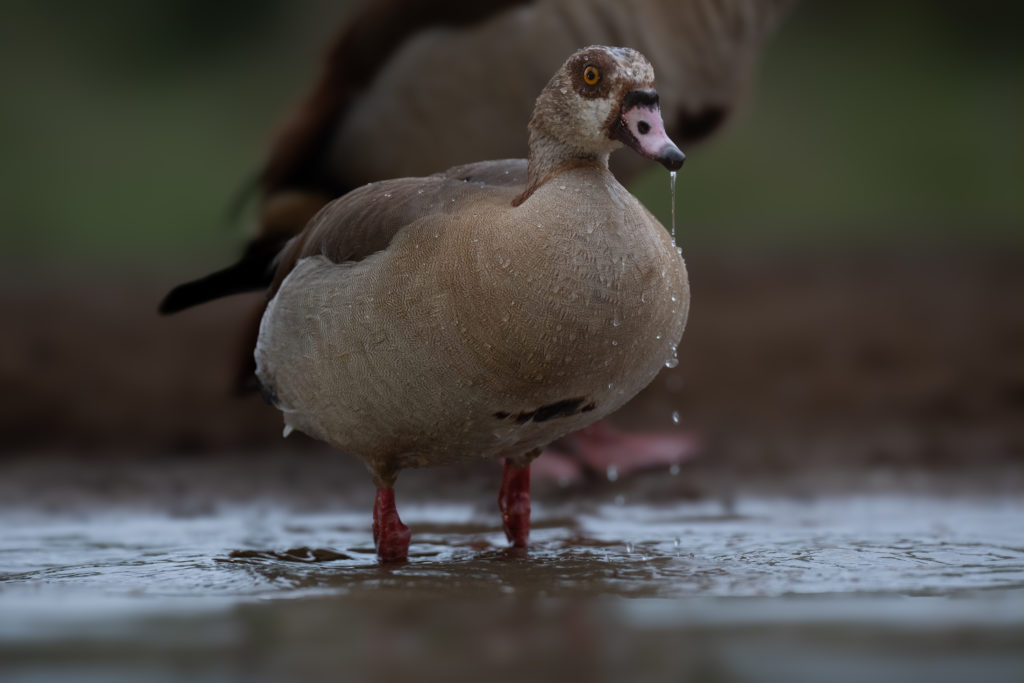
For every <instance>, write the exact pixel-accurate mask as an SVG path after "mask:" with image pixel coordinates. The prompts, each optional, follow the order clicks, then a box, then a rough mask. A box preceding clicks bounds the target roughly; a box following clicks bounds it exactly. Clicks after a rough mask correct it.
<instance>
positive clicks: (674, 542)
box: [672, 536, 683, 550]
mask: <svg viewBox="0 0 1024 683" xmlns="http://www.w3.org/2000/svg"><path fill="white" fill-rule="evenodd" d="M672 545H673V546H674V547H675V549H676V550H679V548H680V547H681V546H682V545H683V542H682V541H681V540H679V537H678V536H676V539H675V540H674V541H672Z"/></svg>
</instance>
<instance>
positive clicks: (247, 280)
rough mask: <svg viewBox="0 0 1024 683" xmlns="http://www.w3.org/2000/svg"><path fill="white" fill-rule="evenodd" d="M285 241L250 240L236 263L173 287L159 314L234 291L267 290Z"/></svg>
mask: <svg viewBox="0 0 1024 683" xmlns="http://www.w3.org/2000/svg"><path fill="white" fill-rule="evenodd" d="M285 242H287V240H286V239H282V238H280V237H273V238H264V239H260V240H255V241H253V242H251V243H249V246H247V247H246V249H245V253H244V254H243V255H242V258H240V259H239V260H238V261H237V262H236V263H235V264H234V265H231V266H228V267H227V268H224V269H223V270H218V271H217V272H215V273H211V274H209V275H207V276H206V277H201V278H199V279H198V280H192V281H191V282H186V283H185V284H182V285H178V286H177V287H175V288H174V289H172V290H171V291H170V292H169V293H168V294H167V296H165V297H164V300H163V301H161V302H160V309H159V310H160V313H162V314H164V315H167V314H170V313H177V312H178V311H183V310H185V309H186V308H191V307H192V306H198V305H199V304H203V303H206V302H207V301H212V300H214V299H219V298H221V297H225V296H230V295H232V294H241V293H242V292H254V291H259V290H261V289H266V288H267V287H269V286H270V283H271V282H272V281H273V279H274V268H273V264H274V259H275V258H276V257H277V254H278V253H279V252H280V251H281V248H282V247H284V245H285Z"/></svg>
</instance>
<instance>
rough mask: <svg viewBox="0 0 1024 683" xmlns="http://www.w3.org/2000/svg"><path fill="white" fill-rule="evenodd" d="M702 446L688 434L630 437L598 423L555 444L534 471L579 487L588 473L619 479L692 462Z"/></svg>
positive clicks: (666, 433) (540, 459)
mask: <svg viewBox="0 0 1024 683" xmlns="http://www.w3.org/2000/svg"><path fill="white" fill-rule="evenodd" d="M699 446H700V444H699V441H698V439H697V438H696V437H695V436H693V435H692V434H688V433H685V432H677V433H672V432H661V433H654V434H651V433H628V432H622V431H619V430H618V429H616V428H614V427H612V426H611V425H610V424H608V423H607V422H605V421H599V422H595V423H594V424H592V425H590V426H589V427H585V428H583V429H581V430H580V431H578V432H574V433H572V434H569V435H568V436H565V437H562V438H561V439H559V440H558V441H556V442H555V443H553V444H552V445H551V447H550V448H547V449H545V450H544V451H543V452H542V453H541V455H540V457H539V458H537V460H535V461H534V466H533V470H534V473H535V474H536V476H539V477H543V478H545V479H554V480H556V481H558V482H559V483H560V484H563V485H569V484H575V483H578V482H579V481H581V480H582V479H583V476H584V474H585V473H586V471H588V470H589V471H591V472H593V473H595V474H597V475H598V476H600V477H610V478H613V479H617V478H619V477H623V476H629V475H631V474H635V473H636V472H640V471H643V470H653V469H658V468H663V467H664V468H668V467H671V466H672V465H678V464H679V463H682V462H685V461H687V460H690V459H691V458H693V457H694V456H695V455H696V453H697V451H698V450H699Z"/></svg>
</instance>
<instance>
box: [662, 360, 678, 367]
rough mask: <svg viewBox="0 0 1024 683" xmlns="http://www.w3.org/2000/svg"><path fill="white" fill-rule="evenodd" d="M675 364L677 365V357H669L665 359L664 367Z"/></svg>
mask: <svg viewBox="0 0 1024 683" xmlns="http://www.w3.org/2000/svg"><path fill="white" fill-rule="evenodd" d="M677 365H679V359H678V358H669V359H668V360H667V361H665V367H666V368H674V367H676V366H677Z"/></svg>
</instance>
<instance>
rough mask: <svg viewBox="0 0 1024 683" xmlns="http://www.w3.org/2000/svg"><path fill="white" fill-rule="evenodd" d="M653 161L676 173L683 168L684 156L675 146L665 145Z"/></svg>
mask: <svg viewBox="0 0 1024 683" xmlns="http://www.w3.org/2000/svg"><path fill="white" fill-rule="evenodd" d="M655 160H656V161H657V162H658V163H660V164H661V165H662V166H664V167H665V168H667V169H668V170H670V171H678V170H679V169H680V168H682V167H683V162H684V161H686V155H685V154H683V152H682V150H680V149H679V148H678V147H676V146H675V145H665V146H664V147H662V148H661V151H660V152H658V156H657V157H656V158H655Z"/></svg>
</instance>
